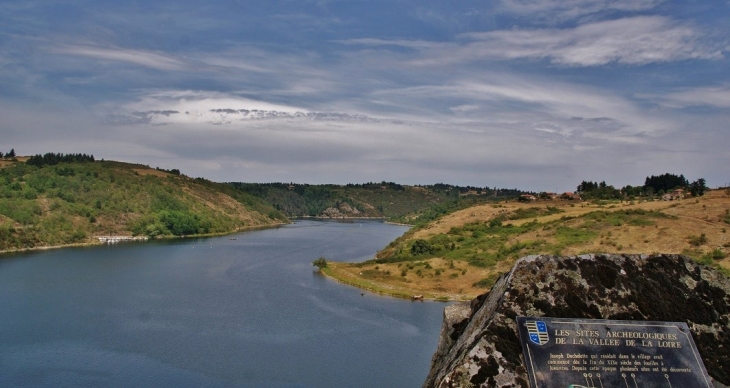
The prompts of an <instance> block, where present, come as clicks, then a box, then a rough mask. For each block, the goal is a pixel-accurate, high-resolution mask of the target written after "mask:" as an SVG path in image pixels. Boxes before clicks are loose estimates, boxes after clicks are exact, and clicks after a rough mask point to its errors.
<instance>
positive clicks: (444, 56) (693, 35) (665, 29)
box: [344, 16, 723, 66]
mask: <svg viewBox="0 0 730 388" xmlns="http://www.w3.org/2000/svg"><path fill="white" fill-rule="evenodd" d="M702 37H703V36H702V33H700V32H699V31H697V30H696V29H695V28H693V27H691V26H689V25H683V24H680V23H676V22H673V21H672V20H670V19H668V18H666V17H662V16H636V17H630V18H623V19H617V20H609V21H602V22H595V23H589V24H585V25H580V26H578V27H574V28H563V29H513V30H500V31H490V32H484V33H469V34H462V35H461V36H460V39H459V40H458V41H457V42H450V43H440V42H426V41H408V40H402V39H400V40H383V39H354V40H349V41H345V42H344V43H350V44H359V45H367V46H382V47H387V46H399V47H404V48H409V49H413V50H418V51H420V52H421V54H422V55H421V57H420V58H418V59H414V60H413V61H411V63H412V64H419V65H430V66H434V65H447V64H449V63H460V62H462V63H463V62H471V61H478V60H486V59H492V60H514V59H527V60H542V59H548V60H549V61H550V62H552V63H554V64H558V65H563V66H600V65H606V64H609V63H619V64H625V65H643V64H647V63H657V62H670V61H679V60H687V59H719V58H723V54H722V51H721V50H720V48H718V47H713V46H711V45H710V44H708V43H706V42H703V41H702Z"/></svg>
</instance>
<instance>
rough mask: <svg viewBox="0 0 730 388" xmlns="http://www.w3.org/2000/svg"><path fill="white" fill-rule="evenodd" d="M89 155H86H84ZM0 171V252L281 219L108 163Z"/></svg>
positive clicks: (215, 190)
mask: <svg viewBox="0 0 730 388" xmlns="http://www.w3.org/2000/svg"><path fill="white" fill-rule="evenodd" d="M92 158H93V157H92ZM27 160H28V158H17V159H16V161H9V160H7V159H6V160H3V163H2V166H0V251H7V250H18V249H32V248H40V247H47V246H62V245H69V244H85V243H94V242H96V241H98V239H96V238H95V236H103V235H122V236H149V237H164V236H180V235H204V234H219V233H230V232H234V231H237V230H242V229H246V228H253V227H263V226H270V225H275V224H278V223H281V222H286V218H285V217H284V216H283V215H282V214H281V213H280V212H278V211H276V210H275V209H273V208H272V207H271V206H269V205H267V204H265V203H264V202H262V201H261V200H259V199H258V198H255V197H253V196H251V195H248V194H246V193H243V192H241V191H240V190H236V189H234V188H233V187H231V186H229V185H225V184H218V183H213V182H210V181H206V180H203V179H190V178H188V177H185V176H181V175H179V172H177V171H175V170H173V171H172V173H170V172H166V171H160V170H156V169H151V168H150V167H148V166H143V165H137V164H128V163H120V162H112V161H92V162H88V161H87V162H71V163H69V162H61V163H57V164H52V165H42V166H40V167H38V166H36V165H30V164H28V163H25V162H26V161H27Z"/></svg>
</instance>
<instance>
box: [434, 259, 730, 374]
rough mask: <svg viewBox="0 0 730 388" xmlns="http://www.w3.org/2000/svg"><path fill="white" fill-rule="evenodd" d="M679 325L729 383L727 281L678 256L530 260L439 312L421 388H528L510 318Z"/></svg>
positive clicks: (729, 300)
mask: <svg viewBox="0 0 730 388" xmlns="http://www.w3.org/2000/svg"><path fill="white" fill-rule="evenodd" d="M517 316H533V317H540V316H549V317H557V318H589V319H614V320H648V321H671V322H687V324H688V326H689V327H690V329H691V331H692V337H693V338H694V341H695V343H696V344H697V348H698V349H699V352H700V355H701V356H702V359H703V361H704V364H705V367H706V369H707V372H708V373H709V375H710V376H711V377H712V378H713V379H715V381H716V382H717V386H718V387H721V386H723V384H724V385H730V280H729V279H728V278H727V277H725V276H724V275H723V274H721V273H720V272H718V271H717V270H715V269H713V268H711V267H707V266H702V265H699V264H697V263H696V262H694V261H693V260H691V259H689V258H687V257H684V256H680V255H653V256H645V255H582V256H576V257H556V256H529V257H525V258H522V259H520V260H519V261H518V262H517V263H516V264H515V266H514V267H513V268H512V270H511V271H510V272H509V273H507V274H505V275H503V276H502V277H501V278H500V279H499V280H498V281H497V282H496V283H495V285H494V286H493V287H492V290H491V291H490V292H489V293H487V294H484V295H481V296H479V297H477V298H476V299H474V300H473V301H472V302H471V304H470V305H469V306H467V305H463V304H462V305H453V306H449V307H447V308H446V311H445V317H444V318H445V319H444V325H443V328H442V332H441V338H440V341H439V345H438V349H437V351H436V353H435V354H434V357H433V361H432V365H431V371H430V373H429V376H428V378H427V380H426V382H425V383H424V387H439V388H444V387H525V388H527V387H529V384H528V379H527V371H526V369H525V367H524V365H523V357H522V347H521V344H520V341H519V337H518V336H519V334H518V330H517V324H516V323H515V317H517Z"/></svg>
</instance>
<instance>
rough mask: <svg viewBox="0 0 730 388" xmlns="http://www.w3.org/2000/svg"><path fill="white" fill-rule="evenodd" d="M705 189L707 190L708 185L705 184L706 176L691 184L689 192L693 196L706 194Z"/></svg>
mask: <svg viewBox="0 0 730 388" xmlns="http://www.w3.org/2000/svg"><path fill="white" fill-rule="evenodd" d="M705 190H707V186H705V179H704V178H700V179H697V180H696V181H694V182H692V183H691V184H690V185H689V192H690V194H692V196H693V197H700V196H703V195H705Z"/></svg>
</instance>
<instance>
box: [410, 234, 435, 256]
mask: <svg viewBox="0 0 730 388" xmlns="http://www.w3.org/2000/svg"><path fill="white" fill-rule="evenodd" d="M434 251H435V249H434V247H433V245H431V243H429V242H428V241H426V240H423V239H420V238H419V239H418V240H416V241H414V242H413V245H412V246H411V254H412V255H413V256H418V255H428V254H432V253H434Z"/></svg>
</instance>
